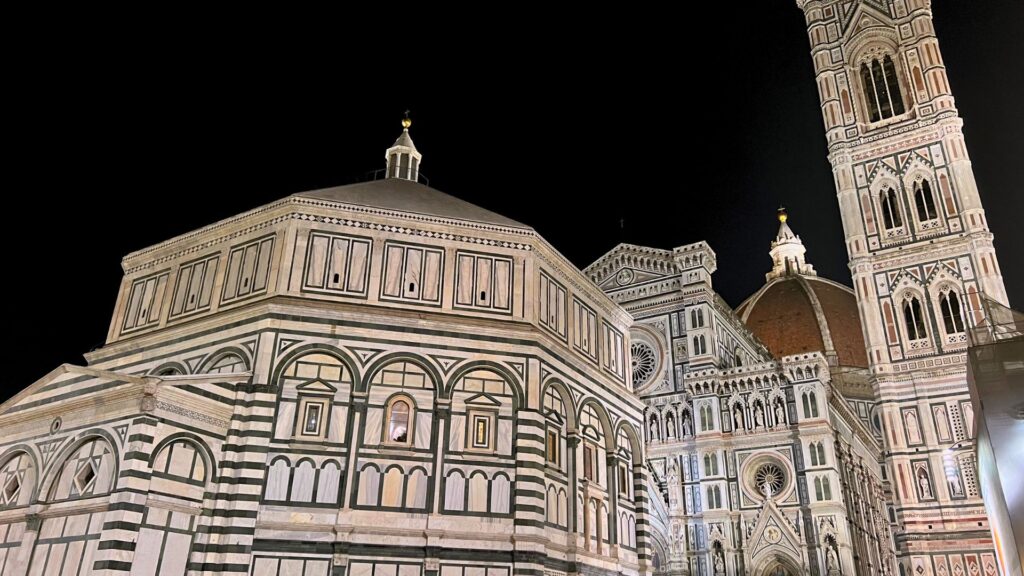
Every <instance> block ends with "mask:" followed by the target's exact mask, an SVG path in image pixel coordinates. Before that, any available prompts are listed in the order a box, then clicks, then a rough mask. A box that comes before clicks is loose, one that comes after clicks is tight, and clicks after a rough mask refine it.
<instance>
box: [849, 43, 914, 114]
mask: <svg viewBox="0 0 1024 576" xmlns="http://www.w3.org/2000/svg"><path fill="white" fill-rule="evenodd" d="M860 79H861V82H862V83H863V85H864V99H865V101H866V104H867V107H868V118H869V119H870V121H871V122H878V121H879V120H884V119H886V118H892V117H893V116H899V115H900V114H903V113H904V112H906V108H905V107H904V106H903V96H902V95H901V92H900V83H899V81H898V80H897V79H896V66H895V64H894V63H893V61H892V57H891V56H889V55H888V54H886V55H885V56H882V57H881V58H879V57H877V56H876V57H873V58H871V59H870V60H868V61H866V62H863V63H861V65H860Z"/></svg>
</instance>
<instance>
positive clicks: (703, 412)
mask: <svg viewBox="0 0 1024 576" xmlns="http://www.w3.org/2000/svg"><path fill="white" fill-rule="evenodd" d="M714 427H715V420H714V418H713V417H712V412H711V406H709V405H707V404H705V405H703V406H701V407H700V430H701V432H706V431H708V430H712V429H713V428H714Z"/></svg>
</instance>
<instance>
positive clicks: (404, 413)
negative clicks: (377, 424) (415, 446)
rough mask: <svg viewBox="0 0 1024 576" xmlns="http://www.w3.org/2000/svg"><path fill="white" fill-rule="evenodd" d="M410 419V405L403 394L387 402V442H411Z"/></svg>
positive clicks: (405, 443)
mask: <svg viewBox="0 0 1024 576" xmlns="http://www.w3.org/2000/svg"><path fill="white" fill-rule="evenodd" d="M411 421H412V406H410V404H409V400H408V399H407V398H405V397H404V396H399V397H396V398H394V399H392V400H391V402H389V403H388V418H387V422H388V436H387V442H388V443H389V444H404V445H409V444H411V443H412V434H411V433H410V431H409V427H410V423H411Z"/></svg>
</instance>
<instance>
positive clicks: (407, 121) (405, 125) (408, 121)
mask: <svg viewBox="0 0 1024 576" xmlns="http://www.w3.org/2000/svg"><path fill="white" fill-rule="evenodd" d="M409 126H412V119H411V118H409V111H408V110H406V111H405V118H402V128H404V129H406V130H408V129H409Z"/></svg>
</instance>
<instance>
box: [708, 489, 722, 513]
mask: <svg viewBox="0 0 1024 576" xmlns="http://www.w3.org/2000/svg"><path fill="white" fill-rule="evenodd" d="M721 507H722V489H721V488H719V487H718V486H708V510H714V509H717V508H721Z"/></svg>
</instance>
